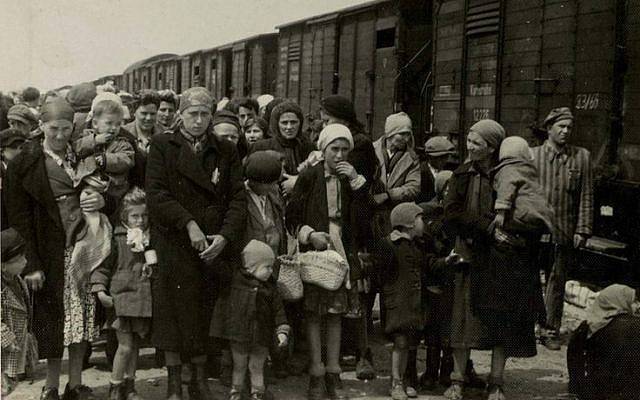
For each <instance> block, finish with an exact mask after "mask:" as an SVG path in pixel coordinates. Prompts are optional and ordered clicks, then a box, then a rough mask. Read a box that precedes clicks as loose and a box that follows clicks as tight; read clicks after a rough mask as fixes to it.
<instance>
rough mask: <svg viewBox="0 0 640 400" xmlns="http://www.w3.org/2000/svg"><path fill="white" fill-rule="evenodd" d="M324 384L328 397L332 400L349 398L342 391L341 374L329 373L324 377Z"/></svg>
mask: <svg viewBox="0 0 640 400" xmlns="http://www.w3.org/2000/svg"><path fill="white" fill-rule="evenodd" d="M324 384H325V387H326V388H327V395H328V396H329V398H330V399H331V400H344V399H348V398H349V396H347V394H346V393H345V392H344V391H343V390H342V381H340V374H337V373H332V372H327V373H326V374H325V375H324Z"/></svg>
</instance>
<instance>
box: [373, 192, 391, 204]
mask: <svg viewBox="0 0 640 400" xmlns="http://www.w3.org/2000/svg"><path fill="white" fill-rule="evenodd" d="M387 200H389V195H388V194H387V193H378V194H374V195H373V201H375V202H376V205H381V204H383V203H384V202H385V201H387Z"/></svg>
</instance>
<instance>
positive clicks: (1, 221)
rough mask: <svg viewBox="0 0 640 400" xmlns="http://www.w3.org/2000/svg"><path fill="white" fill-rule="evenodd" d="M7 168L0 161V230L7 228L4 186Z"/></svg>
mask: <svg viewBox="0 0 640 400" xmlns="http://www.w3.org/2000/svg"><path fill="white" fill-rule="evenodd" d="M6 178H7V169H6V168H5V167H4V164H2V163H0V209H1V212H2V214H1V215H0V230H5V229H8V228H9V214H7V191H6V189H5V188H4V186H5V185H6Z"/></svg>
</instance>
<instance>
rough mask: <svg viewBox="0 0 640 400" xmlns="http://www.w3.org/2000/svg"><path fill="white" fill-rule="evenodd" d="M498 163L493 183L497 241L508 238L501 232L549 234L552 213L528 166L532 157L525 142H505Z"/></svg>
mask: <svg viewBox="0 0 640 400" xmlns="http://www.w3.org/2000/svg"><path fill="white" fill-rule="evenodd" d="M499 159H500V163H499V164H498V166H497V167H495V168H494V172H495V175H494V180H493V182H494V190H495V191H496V201H495V206H494V207H495V211H496V217H495V219H494V225H495V227H496V237H498V238H500V237H509V235H506V236H504V235H501V234H500V233H501V231H502V229H503V228H504V229H505V230H506V231H510V232H509V233H518V232H519V231H524V232H531V230H532V229H533V230H536V231H540V232H541V233H544V230H547V231H549V232H551V231H552V227H553V225H552V222H551V221H553V210H552V209H551V207H549V204H548V202H547V200H546V199H545V197H544V196H543V191H542V188H541V187H540V185H539V183H538V171H537V170H536V168H535V166H534V165H533V164H532V162H531V161H532V160H533V156H532V153H531V149H530V148H529V145H528V144H527V141H526V140H524V139H523V138H521V137H519V136H510V137H508V138H506V139H504V140H503V141H502V144H501V145H500V152H499Z"/></svg>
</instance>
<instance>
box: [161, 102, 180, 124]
mask: <svg viewBox="0 0 640 400" xmlns="http://www.w3.org/2000/svg"><path fill="white" fill-rule="evenodd" d="M175 115H176V108H175V106H174V105H173V103H169V102H166V101H161V102H160V107H159V108H158V122H159V123H160V124H161V125H163V126H169V125H171V123H172V122H173V117H174V116H175Z"/></svg>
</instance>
